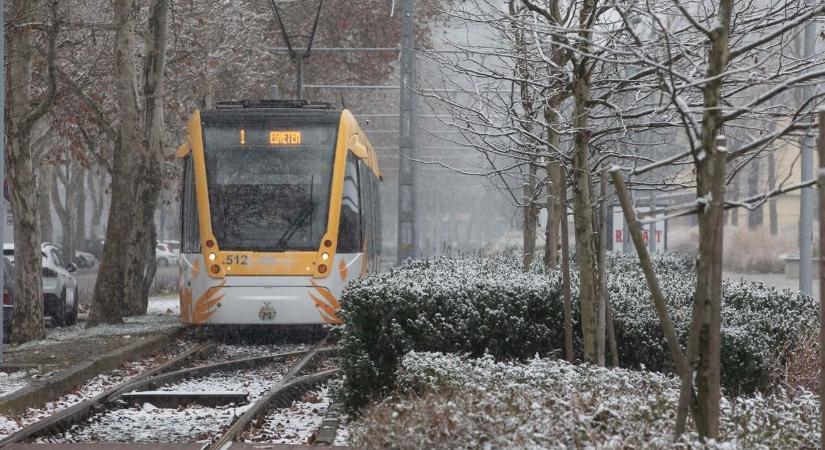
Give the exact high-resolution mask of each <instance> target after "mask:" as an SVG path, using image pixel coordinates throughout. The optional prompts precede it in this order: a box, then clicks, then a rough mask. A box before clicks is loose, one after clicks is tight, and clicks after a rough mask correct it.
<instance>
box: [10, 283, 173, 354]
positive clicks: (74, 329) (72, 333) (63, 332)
mask: <svg viewBox="0 0 825 450" xmlns="http://www.w3.org/2000/svg"><path fill="white" fill-rule="evenodd" d="M175 301H176V302H177V300H175ZM175 305H177V306H175ZM179 313H180V305H178V304H177V303H175V304H174V305H173V303H172V301H171V297H168V296H167V297H152V298H150V299H149V313H148V314H147V315H145V316H133V317H125V318H124V319H123V323H122V324H118V325H99V326H96V327H93V328H88V329H87V328H86V324H85V323H84V322H81V323H78V324H75V325H72V326H70V327H61V328H48V329H46V339H41V340H37V341H31V342H27V343H25V344H22V345H19V346H17V347H14V348H13V350H15V351H18V350H26V349H30V348H36V347H43V346H47V345H49V344H53V343H56V342H62V341H71V340H83V339H87V338H93V337H101V336H118V335H134V334H147V333H155V332H158V331H162V330H168V329H171V328H173V327H176V326H179V325H180V319H179Z"/></svg>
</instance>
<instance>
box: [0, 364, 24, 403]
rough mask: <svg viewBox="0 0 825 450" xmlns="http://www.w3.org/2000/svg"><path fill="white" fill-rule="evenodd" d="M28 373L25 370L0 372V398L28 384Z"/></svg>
mask: <svg viewBox="0 0 825 450" xmlns="http://www.w3.org/2000/svg"><path fill="white" fill-rule="evenodd" d="M30 375H31V374H30V373H29V372H27V371H25V370H18V371H16V372H11V373H6V372H0V397H2V396H4V395H8V394H11V393H12V392H15V391H17V390H18V389H22V388H24V387H25V386H26V385H28V384H29V377H30Z"/></svg>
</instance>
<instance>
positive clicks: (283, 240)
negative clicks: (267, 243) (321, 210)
mask: <svg viewBox="0 0 825 450" xmlns="http://www.w3.org/2000/svg"><path fill="white" fill-rule="evenodd" d="M314 209H315V202H314V201H310V202H309V205H307V206H306V208H304V209H303V210H302V211H301V214H300V215H299V216H298V217H297V218H296V219H295V221H294V222H292V223H291V224H290V225H289V228H287V230H286V231H284V234H282V235H281V237H280V238H278V243H276V244H275V249H276V250H275V251H278V252H282V251H284V250H286V244H287V242H289V240H290V239H292V236H293V235H294V234H295V232H296V231H298V229H299V228H301V225H302V224H303V223H304V222H305V221H306V220H307V217H309V216H311V215H312V211H313V210H314Z"/></svg>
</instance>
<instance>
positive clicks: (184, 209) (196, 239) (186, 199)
mask: <svg viewBox="0 0 825 450" xmlns="http://www.w3.org/2000/svg"><path fill="white" fill-rule="evenodd" d="M180 205H181V212H180V223H181V233H180V235H181V251H182V252H184V253H198V252H200V251H201V250H200V232H199V229H198V205H197V202H196V200H195V170H194V167H193V165H192V156H191V155H190V156H187V157H186V161H185V162H184V166H183V192H182V195H181V202H180Z"/></svg>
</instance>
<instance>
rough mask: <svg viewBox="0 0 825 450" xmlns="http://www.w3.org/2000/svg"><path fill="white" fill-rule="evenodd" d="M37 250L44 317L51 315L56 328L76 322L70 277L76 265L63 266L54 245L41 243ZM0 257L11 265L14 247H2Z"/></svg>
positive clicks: (73, 282) (75, 296) (75, 297)
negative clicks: (1, 255) (41, 280)
mask: <svg viewBox="0 0 825 450" xmlns="http://www.w3.org/2000/svg"><path fill="white" fill-rule="evenodd" d="M40 251H41V254H42V257H43V259H42V264H43V276H42V278H43V312H44V314H45V315H47V316H50V317H51V318H52V323H53V324H54V325H56V326H63V325H72V324H74V323H77V305H78V301H77V300H78V294H77V280H75V278H74V276H73V275H72V273H74V272H75V271H77V266H76V265H75V264H74V263H71V262H70V263H66V262H65V261H64V260H63V256H62V255H61V254H60V248H59V247H58V246H57V245H55V244H52V243H49V242H44V243H43V244H42V245H41V247H40ZM3 254H4V255H6V258H8V259H10V260H11V261H12V262H14V244H4V245H3ZM15 270H16V269H15Z"/></svg>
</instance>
